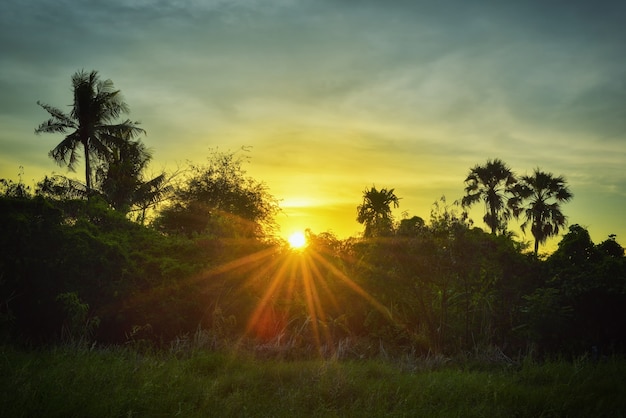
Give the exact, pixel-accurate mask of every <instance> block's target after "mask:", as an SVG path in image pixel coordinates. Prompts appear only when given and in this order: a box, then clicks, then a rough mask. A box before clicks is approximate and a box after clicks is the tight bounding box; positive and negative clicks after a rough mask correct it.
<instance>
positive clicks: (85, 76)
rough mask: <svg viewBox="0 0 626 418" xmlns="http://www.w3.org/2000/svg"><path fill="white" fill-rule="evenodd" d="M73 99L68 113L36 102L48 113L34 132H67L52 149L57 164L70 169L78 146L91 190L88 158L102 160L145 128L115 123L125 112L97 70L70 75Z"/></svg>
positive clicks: (123, 106) (75, 159) (128, 121)
mask: <svg viewBox="0 0 626 418" xmlns="http://www.w3.org/2000/svg"><path fill="white" fill-rule="evenodd" d="M72 87H73V91H74V102H73V104H72V109H71V111H70V112H69V114H68V113H65V112H63V111H62V110H60V109H59V108H56V107H53V106H50V105H48V104H44V103H41V102H39V101H38V102H37V104H38V105H39V106H41V107H43V108H44V109H45V110H46V111H47V112H48V113H49V114H50V116H51V118H50V119H48V120H47V121H45V122H43V123H42V124H41V125H39V127H37V129H35V132H36V133H41V132H45V133H67V132H68V131H71V132H70V133H69V134H68V135H67V136H66V137H65V138H64V139H63V141H61V143H59V145H57V146H56V147H55V148H54V149H53V150H52V151H50V154H49V155H50V157H52V158H53V159H54V160H55V161H56V162H57V163H59V164H61V165H67V167H68V168H69V169H70V170H72V171H73V170H74V169H75V167H76V163H77V162H78V160H79V154H78V150H79V148H81V147H82V150H83V153H84V156H85V185H86V188H87V192H91V189H92V184H91V174H92V159H96V160H99V159H106V158H107V157H108V156H109V154H110V152H111V151H110V150H111V148H112V147H113V146H114V145H116V144H117V145H118V147H119V146H120V145H121V144H123V143H124V142H125V141H128V140H130V139H132V138H134V137H136V136H137V135H139V134H141V133H144V132H145V131H144V130H143V129H141V128H139V127H138V126H137V125H138V123H137V122H132V121H130V120H128V119H127V120H125V121H123V122H121V123H115V120H116V119H117V118H118V117H119V116H120V115H122V114H126V113H128V112H129V109H128V105H127V104H126V103H125V102H124V101H123V100H122V96H121V93H120V91H119V90H115V89H114V86H113V82H112V81H111V80H105V81H101V80H100V77H99V75H98V72H97V71H91V72H90V73H87V72H85V71H78V72H76V73H75V74H74V75H73V76H72Z"/></svg>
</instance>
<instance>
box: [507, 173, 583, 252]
mask: <svg viewBox="0 0 626 418" xmlns="http://www.w3.org/2000/svg"><path fill="white" fill-rule="evenodd" d="M512 191H513V195H514V196H513V197H512V198H511V199H509V201H508V205H509V207H510V208H511V209H512V210H513V214H514V216H515V217H518V216H519V215H521V214H523V215H524V222H523V223H522V225H521V228H522V231H523V232H526V229H527V228H528V226H530V231H531V233H532V234H533V237H534V238H535V255H537V253H538V251H539V244H543V243H545V242H546V240H547V239H548V238H550V237H552V236H555V235H558V233H559V231H560V229H561V228H563V227H564V226H565V225H566V224H567V218H566V217H565V215H563V212H561V206H560V204H561V203H564V202H568V201H570V200H571V199H572V197H573V196H574V195H573V194H572V193H571V192H570V190H569V188H568V187H567V185H566V181H565V178H564V177H563V176H558V177H555V176H554V175H553V174H552V173H546V172H544V171H541V170H540V169H538V168H537V169H535V171H534V173H533V174H532V175H530V176H529V175H526V176H523V177H522V178H521V179H520V181H519V183H517V184H516V185H515V186H514V187H513V189H512Z"/></svg>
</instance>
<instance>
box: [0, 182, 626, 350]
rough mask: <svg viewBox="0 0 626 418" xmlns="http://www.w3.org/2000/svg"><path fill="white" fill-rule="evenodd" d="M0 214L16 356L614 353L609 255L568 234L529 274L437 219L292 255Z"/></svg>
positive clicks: (616, 270) (505, 244) (73, 211)
mask: <svg viewBox="0 0 626 418" xmlns="http://www.w3.org/2000/svg"><path fill="white" fill-rule="evenodd" d="M9 189H10V188H5V192H9V191H10V190H13V189H10V190H9ZM0 212H1V213H2V214H3V216H2V223H1V229H2V233H1V234H0V254H1V256H0V278H1V281H0V307H1V311H0V314H1V316H0V321H1V325H2V330H3V334H4V336H5V338H11V339H12V340H17V341H21V342H25V343H28V344H40V343H47V342H53V341H59V340H70V341H95V342H100V343H132V344H139V345H141V344H149V345H152V344H157V345H158V344H167V343H168V342H169V341H172V340H175V339H176V338H181V337H183V336H185V335H193V334H194V333H195V332H196V331H197V330H198V329H202V330H206V331H207V332H208V333H209V335H210V340H211V344H210V345H211V346H212V347H218V346H223V345H226V344H236V343H237V342H239V344H241V343H244V344H252V346H254V347H265V349H267V350H274V351H276V352H280V353H283V354H282V355H293V356H302V355H310V354H312V353H317V354H323V355H333V353H335V354H336V353H338V352H342V353H344V354H346V353H352V354H351V355H355V356H373V355H379V354H381V353H382V352H385V353H387V354H394V353H395V354H398V355H400V354H402V353H422V354H427V353H444V354H452V353H462V352H467V351H472V350H475V349H477V348H478V347H488V346H497V347H499V348H500V349H502V350H503V351H504V352H506V353H507V354H509V355H514V354H518V353H520V352H526V351H527V350H529V349H536V350H539V351H540V352H543V353H550V352H553V353H554V352H565V353H585V352H589V353H592V352H593V353H598V354H601V353H610V352H616V351H623V349H624V342H625V341H624V335H626V332H625V331H626V330H625V329H624V323H623V320H622V319H623V309H624V308H623V306H626V264H625V261H624V255H623V249H622V247H621V246H620V245H619V244H618V243H617V242H616V240H615V237H610V238H608V239H607V240H606V241H604V242H602V243H600V244H598V245H595V244H594V243H593V242H591V240H590V238H589V235H588V232H587V231H586V230H585V229H584V228H582V227H581V226H579V225H573V226H572V227H570V232H569V233H568V234H566V235H565V236H564V238H563V240H562V241H561V243H560V245H559V248H558V250H557V251H556V252H555V253H554V254H553V255H551V256H550V257H549V258H547V259H546V260H542V259H540V258H537V257H535V256H534V255H532V254H528V253H526V252H525V251H524V248H522V247H521V246H520V244H518V243H517V242H515V241H513V240H512V239H511V238H510V237H508V236H506V235H493V234H489V233H486V232H484V231H483V230H481V229H478V228H473V227H471V225H470V224H469V223H468V221H467V220H466V219H465V217H464V216H463V215H457V214H456V213H455V212H454V210H452V209H450V208H449V207H447V206H438V207H436V208H435V209H434V210H433V214H432V217H431V220H430V223H429V224H425V223H424V222H423V221H422V220H421V219H419V218H418V219H410V220H406V222H404V223H401V224H400V225H404V227H403V228H398V230H397V233H396V234H395V235H392V236H386V237H374V238H368V239H349V240H344V241H342V240H338V239H336V238H335V237H334V236H333V235H331V234H328V233H322V234H314V233H309V236H308V239H309V246H308V248H307V249H306V250H304V251H302V252H294V251H292V250H289V249H287V248H286V247H285V246H283V245H282V244H280V243H275V242H270V241H266V240H262V239H259V238H225V237H216V236H215V233H214V231H213V232H212V231H208V232H207V233H204V234H202V233H198V234H195V235H193V236H187V235H179V234H162V233H160V232H158V231H157V230H155V229H154V228H151V227H148V226H142V225H140V224H137V223H133V222H131V221H129V220H128V219H126V218H125V217H124V216H122V215H121V214H120V213H119V212H116V211H114V210H112V209H111V208H110V207H109V206H108V205H107V204H106V202H104V201H102V200H99V199H97V198H92V199H88V200H71V199H69V200H53V199H48V198H45V197H43V196H34V197H33V196H29V195H27V196H7V195H5V196H4V197H2V198H1V199H0ZM594 347H595V348H594Z"/></svg>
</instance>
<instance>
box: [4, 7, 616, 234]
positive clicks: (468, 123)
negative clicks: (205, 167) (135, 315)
mask: <svg viewBox="0 0 626 418" xmlns="http://www.w3.org/2000/svg"><path fill="white" fill-rule="evenodd" d="M624 21H626V2H623V1H608V0H597V1H593V2H591V1H586V0H585V1H581V0H569V1H562V0H555V1H550V0H546V1H534V0H518V1H514V2H505V1H496V0H484V1H478V0H476V1H472V0H465V1H463V0H440V1H420V0H415V1H409V0H406V1H403V0H398V1H394V0H387V1H375V0H364V1H358V0H335V1H331V0H230V1H227V0H189V1H184V0H177V1H174V0H155V1H149V0H107V1H97V0H90V1H78V0H76V1H70V0H56V1H54V2H50V1H48V0H3V1H2V2H0V178H9V179H13V180H16V179H18V176H19V175H21V177H22V179H23V181H24V182H26V183H30V182H33V181H35V182H36V181H38V180H40V179H42V178H43V176H44V175H46V174H48V175H49V174H51V173H52V172H55V173H58V174H64V175H66V174H68V172H67V170H66V169H65V168H64V167H60V166H58V165H57V164H56V163H55V162H54V161H53V160H52V159H51V158H50V157H48V152H49V151H50V150H51V149H52V148H53V147H54V146H56V145H57V144H58V143H59V142H60V141H61V139H62V136H61V135H50V134H42V135H35V134H34V129H35V128H36V127H37V126H38V125H39V124H40V123H41V122H43V121H45V120H47V118H48V115H47V113H46V112H45V111H44V110H43V109H42V108H40V107H39V106H37V104H36V102H37V101H38V100H40V101H42V102H44V103H48V104H51V105H54V106H57V107H61V108H66V109H69V105H70V104H71V101H72V93H71V76H72V74H73V73H75V72H76V71H78V70H81V69H84V70H86V71H90V70H92V69H94V70H97V71H98V72H99V73H100V75H101V77H102V78H103V79H111V80H112V81H113V82H114V84H115V87H116V88H118V89H120V90H121V91H122V93H123V95H124V99H125V101H126V102H127V103H128V104H129V106H130V108H131V114H130V118H131V119H133V120H137V121H140V122H141V126H142V127H143V128H144V129H145V130H146V132H147V135H146V136H145V137H143V142H144V143H145V144H146V145H147V146H148V147H149V148H150V149H152V151H153V161H152V164H151V168H152V169H153V170H154V171H155V172H159V171H161V170H166V171H173V170H175V169H177V168H178V167H181V166H184V165H185V164H186V162H187V161H191V162H194V163H205V162H206V161H207V158H208V156H209V154H210V150H211V149H215V148H218V149H220V150H223V151H227V150H232V151H236V150H238V149H240V148H241V147H250V152H249V153H248V155H249V156H250V162H249V164H246V169H247V172H248V175H250V176H251V177H253V178H255V179H256V180H258V181H262V182H264V183H265V184H266V185H267V187H268V189H269V192H270V193H271V194H272V195H273V196H275V197H276V198H277V199H279V200H280V201H281V203H280V204H281V207H282V209H283V212H282V213H281V214H280V215H279V216H278V217H277V221H278V223H279V224H280V225H281V231H282V233H283V234H289V233H291V232H292V231H294V230H297V229H303V228H311V230H312V231H313V232H314V233H319V232H324V231H330V232H333V233H334V234H336V235H337V236H338V237H339V238H346V237H349V236H357V235H358V234H360V233H361V232H362V231H363V227H362V225H360V224H358V223H357V222H356V207H357V206H358V205H359V204H360V203H361V202H362V196H363V191H364V190H365V189H367V188H369V187H372V186H376V187H377V188H383V187H385V188H393V189H394V190H395V193H396V195H397V196H399V197H400V198H401V200H400V207H399V208H398V209H397V210H395V211H394V215H395V216H396V218H397V219H401V218H402V217H403V216H409V217H411V216H415V215H416V216H421V217H422V218H424V219H425V220H428V219H429V216H430V211H431V209H432V205H433V203H434V202H435V201H437V200H438V199H439V198H440V197H441V196H445V197H446V199H447V201H448V203H452V202H454V201H455V200H457V199H460V198H461V197H462V196H463V194H464V191H463V188H464V183H463V181H464V180H465V178H466V176H467V174H468V172H469V170H470V168H471V167H473V166H475V165H477V164H484V163H486V161H487V159H490V158H491V159H493V158H500V159H501V160H503V161H504V162H505V163H507V164H508V165H509V166H510V167H511V168H512V169H513V171H514V172H515V173H516V174H518V175H524V174H532V171H533V170H534V169H535V168H540V169H542V170H544V171H547V172H551V173H553V174H554V175H563V176H564V177H565V178H566V180H567V182H568V185H569V187H570V189H571V191H572V192H573V194H574V198H573V200H572V201H571V202H569V203H567V204H564V205H563V207H562V210H563V212H564V213H565V214H566V215H567V216H568V220H569V224H570V225H571V224H580V225H582V226H584V227H586V228H588V230H589V232H590V234H591V237H592V239H593V241H594V242H596V243H599V242H601V241H603V240H605V239H606V238H607V237H608V235H609V234H617V240H618V242H620V243H621V244H622V245H625V244H626V217H625V216H624V208H625V207H626V170H625V169H624V168H625V167H624V165H625V164H624V163H625V162H626V25H624V23H623V22H624ZM64 106H68V107H64ZM20 167H21V168H20ZM20 173H21V174H20ZM80 173H82V170H81V168H80V166H79V168H78V169H77V172H76V173H75V174H72V173H69V174H70V175H71V176H76V177H80ZM483 213H484V207H483V206H481V205H477V207H476V208H474V209H473V210H472V212H471V216H472V218H473V219H474V222H475V225H476V226H480V227H483V228H485V229H486V225H484V223H483V222H482V215H483ZM516 225H517V223H515V222H513V223H512V224H511V227H512V228H513V229H515V228H516ZM520 239H523V240H529V241H530V240H531V239H532V237H531V236H530V235H526V236H524V235H521V236H520ZM551 242H552V244H549V245H552V246H554V245H555V243H556V242H558V239H555V240H552V241H551Z"/></svg>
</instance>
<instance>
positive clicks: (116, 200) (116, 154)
mask: <svg viewBox="0 0 626 418" xmlns="http://www.w3.org/2000/svg"><path fill="white" fill-rule="evenodd" d="M151 159H152V155H151V153H150V151H149V150H148V149H147V148H146V147H145V146H144V144H143V143H142V142H141V141H132V140H131V141H126V142H123V143H121V144H117V145H115V146H113V147H112V148H111V153H110V154H109V157H108V158H106V159H105V160H103V161H102V163H101V164H100V165H99V166H98V167H97V168H96V183H97V186H98V190H99V191H100V192H101V193H102V194H103V196H104V198H105V199H106V201H107V202H108V203H109V204H110V205H111V206H112V207H113V208H114V209H115V210H117V211H120V212H122V213H125V214H126V213H128V212H129V211H130V210H131V209H133V208H135V209H137V210H139V211H140V213H139V216H138V219H139V220H140V221H141V222H142V223H143V220H144V218H145V213H146V210H147V209H148V208H150V207H151V206H153V205H155V204H156V203H158V202H159V201H160V199H161V198H162V197H163V196H164V195H165V194H166V193H167V192H168V191H169V186H168V185H167V177H166V175H165V173H161V174H159V175H158V176H156V177H154V178H152V179H149V180H145V179H144V175H143V172H144V171H145V169H146V167H147V165H148V163H149V162H150V160H151Z"/></svg>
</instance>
